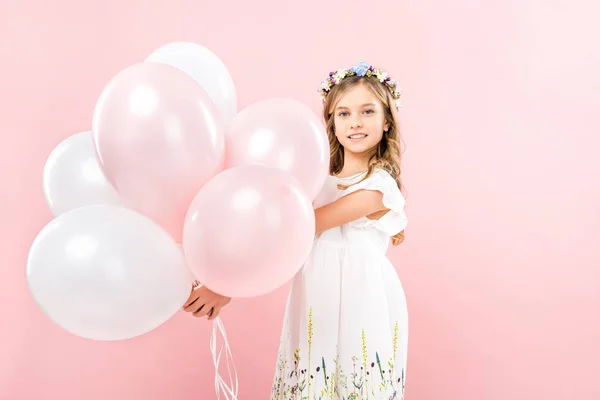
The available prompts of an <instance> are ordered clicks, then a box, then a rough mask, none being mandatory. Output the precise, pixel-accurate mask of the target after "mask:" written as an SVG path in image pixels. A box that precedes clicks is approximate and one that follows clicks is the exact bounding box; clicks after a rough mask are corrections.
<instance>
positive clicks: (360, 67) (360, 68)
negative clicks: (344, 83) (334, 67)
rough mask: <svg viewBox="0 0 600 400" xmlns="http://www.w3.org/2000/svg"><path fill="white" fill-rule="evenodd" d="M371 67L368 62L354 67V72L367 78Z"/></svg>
mask: <svg viewBox="0 0 600 400" xmlns="http://www.w3.org/2000/svg"><path fill="white" fill-rule="evenodd" d="M369 67H370V65H369V64H368V63H366V62H364V61H363V62H361V63H358V64H356V65H355V66H353V67H352V72H354V73H355V74H356V75H358V76H365V75H366V74H367V71H368V70H369Z"/></svg>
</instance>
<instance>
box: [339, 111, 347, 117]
mask: <svg viewBox="0 0 600 400" xmlns="http://www.w3.org/2000/svg"><path fill="white" fill-rule="evenodd" d="M338 115H339V116H340V117H346V116H347V115H348V113H347V112H346V111H342V112H340V113H339V114H338Z"/></svg>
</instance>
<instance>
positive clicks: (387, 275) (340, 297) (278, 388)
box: [271, 63, 408, 400]
mask: <svg viewBox="0 0 600 400" xmlns="http://www.w3.org/2000/svg"><path fill="white" fill-rule="evenodd" d="M320 91H321V94H322V96H323V98H324V109H323V115H324V120H325V123H326V127H327V133H328V135H329V143H330V148H331V160H330V162H331V163H330V176H329V179H328V180H327V182H326V183H325V185H324V187H323V189H322V191H321V193H320V194H319V196H318V197H317V199H316V200H315V207H316V210H315V215H316V230H317V232H316V233H317V236H316V238H315V241H314V244H313V248H312V250H311V254H310V255H309V257H308V259H307V261H306V263H305V265H304V266H303V268H302V270H301V271H300V272H299V273H298V274H297V275H296V277H295V278H294V280H293V283H292V288H291V292H290V294H289V298H288V302H287V306H286V313H285V318H284V323H283V329H282V332H281V342H280V345H279V353H278V362H277V368H276V372H275V378H274V383H273V387H272V391H271V400H301V399H309V400H319V399H323V400H324V399H339V400H342V399H345V400H366V399H370V400H383V399H385V400H389V399H397V400H400V399H403V397H404V384H405V377H406V355H407V344H408V342H407V339H408V336H407V335H408V313H407V306H406V298H405V296H404V291H403V288H402V285H401V283H400V280H399V278H398V276H397V274H396V271H395V270H394V267H393V265H392V264H391V263H390V261H389V260H388V258H387V257H386V251H387V249H388V245H389V243H390V238H391V241H392V243H393V244H399V243H400V242H402V240H403V239H404V234H403V231H404V228H405V227H406V224H407V218H406V215H405V213H404V203H405V202H404V197H403V195H402V193H401V189H402V185H401V183H400V155H401V147H400V133H399V130H398V119H397V107H399V100H400V91H399V89H398V87H397V85H396V83H395V82H394V81H393V80H392V79H390V78H388V76H387V73H385V72H383V71H381V70H380V69H377V68H374V67H372V66H370V65H368V64H366V63H360V64H358V65H356V66H354V67H352V68H351V69H349V70H339V71H337V72H333V73H331V74H330V75H329V77H328V79H327V80H325V81H324V82H323V86H322V88H321V90H320Z"/></svg>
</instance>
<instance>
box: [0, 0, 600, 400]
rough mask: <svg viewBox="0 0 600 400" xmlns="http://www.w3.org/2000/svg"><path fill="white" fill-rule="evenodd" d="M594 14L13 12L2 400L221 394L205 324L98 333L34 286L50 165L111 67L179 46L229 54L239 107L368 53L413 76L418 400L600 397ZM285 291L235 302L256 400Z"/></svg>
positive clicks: (64, 8) (231, 321)
mask: <svg viewBox="0 0 600 400" xmlns="http://www.w3.org/2000/svg"><path fill="white" fill-rule="evenodd" d="M234 3H235V5H233V4H234ZM329 3H331V5H325V4H329ZM492 3H493V4H492ZM496 3H497V4H498V5H495V4H496ZM583 3H584V2H572V3H571V2H567V1H566V0H544V1H542V0H526V1H524V0H519V1H516V0H512V1H510V0H509V1H505V2H481V1H479V0H456V1H453V2H447V1H441V0H438V1H433V0H418V1H417V0H408V1H403V2H399V1H394V2H392V1H370V2H365V1H355V0H350V1H346V2H343V3H339V4H338V3H337V2H336V4H337V5H333V4H334V2H325V1H320V0H305V1H304V4H303V5H302V6H300V4H301V2H292V1H275V0H271V1H268V0H262V1H260V0H259V1H254V2H243V1H237V2H231V1H223V2H221V3H220V4H221V5H217V4H219V2H206V1H198V0H193V1H192V0H170V1H165V2H158V1H157V2H155V3H154V5H153V3H151V2H149V1H147V0H144V1H142V0H121V1H117V0H96V1H74V0H71V1H67V0H62V1H55V2H42V1H37V2H33V1H23V0H22V1H15V0H2V1H1V2H0V38H1V39H0V54H1V57H2V58H1V62H0V71H1V73H0V96H1V99H0V135H1V136H0V138H1V141H2V142H1V146H0V163H1V164H0V166H1V171H2V180H1V186H0V187H1V188H2V197H1V200H0V201H1V207H0V210H1V212H2V223H1V227H0V238H1V240H2V252H1V256H0V257H1V259H0V261H1V262H0V265H1V268H2V274H3V275H2V278H1V279H0V310H1V311H0V313H1V321H2V322H1V329H0V398H1V399H2V400H4V399H10V400H17V399H18V400H21V399H26V400H34V399H35V400H37V399H61V400H76V399H77V400H79V399H86V400H104V399H113V400H137V399H139V400H141V399H144V400H163V399H177V400H180V399H181V400H185V399H189V400H192V399H211V398H214V388H213V383H212V382H213V374H212V370H211V365H210V362H209V352H208V337H209V332H210V325H209V324H207V323H206V322H205V321H198V320H195V319H194V318H191V317H190V316H189V315H187V314H184V313H180V314H178V315H177V316H176V317H175V318H174V319H173V320H171V321H169V322H168V323H167V324H166V325H164V326H162V327H160V328H159V329H157V330H155V331H153V332H152V333H150V334H147V335H145V336H143V337H140V338H138V339H134V340H129V341H125V342H117V343H96V342H91V341H86V340H83V339H79V338H77V337H74V336H72V335H69V334H68V333H66V332H64V331H63V330H62V329H61V328H59V327H57V326H55V325H53V324H52V323H51V322H50V321H49V320H48V319H47V318H46V317H45V316H44V315H43V314H42V312H41V311H40V309H39V308H38V307H37V306H36V305H35V304H34V302H33V300H32V297H31V296H30V294H29V292H28V288H27V285H26V281H25V260H26V256H27V252H28V248H29V246H30V244H31V241H32V240H33V238H34V237H35V235H36V234H37V232H38V231H39V230H40V229H41V228H42V227H43V226H44V225H45V224H46V223H47V222H48V221H49V218H50V213H49V211H48V209H47V207H46V205H45V202H44V199H43V195H42V181H41V173H42V169H43V165H44V162H45V158H46V157H47V155H48V154H49V153H50V151H51V150H52V149H53V148H54V146H56V145H57V144H58V143H59V141H60V140H62V139H63V138H65V137H67V136H69V135H71V134H74V133H76V132H79V131H82V130H87V129H89V128H90V123H91V113H92V109H93V106H94V104H95V102H96V99H97V96H98V95H99V93H100V91H101V90H102V88H103V87H104V84H105V83H107V81H108V80H109V79H110V78H111V77H112V76H113V75H114V74H116V73H117V72H118V71H120V70H121V69H123V68H125V67H126V66H128V65H130V64H132V63H135V62H138V61H141V60H142V59H143V58H144V57H145V56H146V55H147V54H149V52H151V51H152V50H154V49H155V48H156V47H158V46H160V45H162V44H165V43H168V42H170V41H177V40H187V41H195V42H197V43H200V44H202V45H205V46H207V47H209V48H211V49H213V51H215V52H216V53H217V54H218V55H219V56H220V57H221V58H222V59H223V61H224V62H225V63H226V65H228V67H229V69H230V71H231V73H232V75H233V77H234V79H235V81H236V84H237V89H238V94H239V103H240V106H241V107H243V106H246V105H248V104H250V103H251V102H253V101H256V100H260V99H265V98H269V97H275V96H285V97H293V98H296V99H299V100H301V101H304V102H306V103H308V104H310V106H311V107H314V109H315V111H317V110H318V106H319V103H318V96H317V93H316V88H317V87H318V85H319V82H320V81H321V79H322V78H323V77H324V76H325V75H326V74H327V73H328V72H329V70H331V69H334V68H338V67H342V66H350V65H352V64H353V63H355V62H358V61H361V60H367V61H370V62H372V63H374V64H378V65H381V66H383V67H384V68H385V69H387V70H388V71H389V72H390V73H391V74H392V75H394V76H395V77H396V78H397V79H399V80H400V81H401V83H402V86H403V89H404V98H403V99H404V108H403V111H402V118H403V128H404V132H405V140H406V143H407V146H408V148H407V152H406V157H405V162H404V166H405V169H404V171H405V175H404V179H405V182H406V184H407V186H408V190H409V192H408V204H409V207H408V213H409V216H410V221H411V222H410V227H409V229H408V230H407V241H406V242H405V244H404V245H403V246H401V247H400V248H396V249H394V250H392V251H391V253H390V257H391V258H392V259H393V261H394V262H395V264H396V265H397V267H398V271H399V273H400V275H401V279H402V280H403V282H404V285H405V289H406V292H407V296H408V299H409V307H410V316H411V324H410V326H411V328H410V329H411V330H410V341H409V342H410V349H409V367H408V376H407V377H408V381H407V400H441V399H444V400H482V399H484V400H506V399H513V400H525V399H528V400H529V399H545V400H550V399H578V400H587V399H589V400H591V399H598V398H600V380H598V376H597V375H598V360H599V359H600V344H599V342H600V251H598V250H596V249H595V248H596V246H597V244H598V243H597V242H598V239H599V238H600V234H599V232H600V173H599V172H600V161H599V159H600V158H599V157H598V147H600V139H599V133H600V122H599V119H598V109H599V108H600V107H599V106H600V96H599V95H598V93H600V74H598V71H600V51H599V47H598V45H597V38H598V37H600V27H599V26H598V25H596V20H597V17H596V16H597V15H598V13H599V12H600V7H598V6H597V5H596V6H592V5H591V4H592V3H593V2H591V1H589V2H587V3H589V4H590V5H589V6H585V5H584V4H583ZM484 4H486V5H484ZM286 293H287V288H282V289H281V290H279V291H277V292H276V293H273V294H271V295H269V296H265V297H262V298H259V299H254V300H244V301H234V302H232V303H231V305H230V306H229V308H227V309H226V312H224V315H223V319H224V322H225V324H226V326H227V328H228V333H229V336H230V338H231V343H232V347H233V352H234V357H235V359H236V363H237V366H238V368H239V372H240V379H241V393H240V398H241V399H243V400H244V399H246V400H254V399H257V400H260V399H267V398H268V394H269V390H270V384H271V378H272V374H273V369H274V366H275V352H276V348H277V344H278V337H279V329H280V321H281V318H282V314H283V307H284V301H285V296H286Z"/></svg>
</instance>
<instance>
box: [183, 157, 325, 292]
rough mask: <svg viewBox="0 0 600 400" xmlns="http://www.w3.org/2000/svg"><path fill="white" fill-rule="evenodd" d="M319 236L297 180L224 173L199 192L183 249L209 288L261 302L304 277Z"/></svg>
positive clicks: (257, 172) (258, 169)
mask: <svg viewBox="0 0 600 400" xmlns="http://www.w3.org/2000/svg"><path fill="white" fill-rule="evenodd" d="M314 235H315V215H314V210H313V207H312V204H311V201H310V199H309V198H308V196H307V195H306V193H305V192H304V190H303V189H302V186H301V185H300V184H299V183H298V182H297V181H296V179H294V178H293V177H292V176H291V175H289V174H288V173H286V172H283V171H281V170H278V169H275V168H270V167H266V166H261V165H246V166H238V167H234V168H232V169H228V170H225V171H223V172H221V173H220V174H218V175H217V176H215V177H214V178H213V179H212V180H211V181H210V182H208V183H207V184H206V185H205V186H204V187H203V188H202V189H200V191H199V192H198V195H197V196H196V197H195V198H194V200H193V202H192V205H191V206H190V209H189V211H188V214H187V216H186V221H185V226H184V234H183V249H184V252H185V255H186V258H187V261H188V266H189V268H190V269H191V271H192V272H193V273H194V275H195V276H196V278H197V279H198V280H199V281H200V282H202V283H203V284H204V285H206V286H207V287H208V288H210V289H211V290H213V291H215V292H217V293H220V294H223V295H226V296H230V297H254V296H260V295H262V294H265V293H268V292H270V291H272V290H275V289H276V288H278V287H280V286H281V285H283V284H285V283H286V282H287V281H288V280H290V279H291V278H292V277H293V276H294V275H295V274H296V273H297V272H298V271H299V270H300V268H301V267H302V265H303V263H304V261H305V259H306V257H307V256H308V254H309V252H310V248H311V246H312V242H313V239H314Z"/></svg>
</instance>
